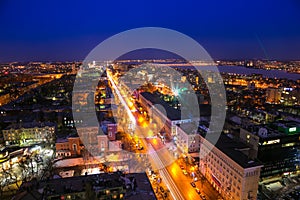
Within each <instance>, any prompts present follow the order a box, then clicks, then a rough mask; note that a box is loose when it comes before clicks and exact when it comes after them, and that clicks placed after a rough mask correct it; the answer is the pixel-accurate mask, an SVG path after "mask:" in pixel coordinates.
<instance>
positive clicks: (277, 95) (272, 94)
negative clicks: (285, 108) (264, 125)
mask: <svg viewBox="0 0 300 200" xmlns="http://www.w3.org/2000/svg"><path fill="white" fill-rule="evenodd" d="M280 99H281V89H280V88H268V89H267V91H266V102H267V103H270V104H279V103H280Z"/></svg>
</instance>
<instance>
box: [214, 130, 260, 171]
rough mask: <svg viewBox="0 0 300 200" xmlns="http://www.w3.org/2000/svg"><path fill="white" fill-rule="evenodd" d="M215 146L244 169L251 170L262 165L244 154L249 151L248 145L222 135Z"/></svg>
mask: <svg viewBox="0 0 300 200" xmlns="http://www.w3.org/2000/svg"><path fill="white" fill-rule="evenodd" d="M215 146H216V147H217V148H218V149H219V150H220V151H222V152H223V153H225V154H226V155H227V156H228V157H230V158H231V159H232V160H233V161H235V162H236V163H238V164H239V165H240V166H241V167H243V168H251V167H256V166H261V165H262V164H261V163H260V162H258V161H257V160H253V159H250V158H249V157H248V156H247V155H246V154H244V153H243V152H242V151H247V150H248V149H249V147H248V146H247V145H245V144H243V143H239V142H237V141H235V140H233V139H231V138H229V137H228V136H226V135H224V134H221V135H220V138H219V140H218V142H217V143H216V145H215Z"/></svg>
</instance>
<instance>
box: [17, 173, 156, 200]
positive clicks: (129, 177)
mask: <svg viewBox="0 0 300 200" xmlns="http://www.w3.org/2000/svg"><path fill="white" fill-rule="evenodd" d="M29 188H31V189H29ZM33 193H34V197H35V198H36V199H45V200H53V199H95V200H96V199H97V200H106V199H128V200H134V199H154V200H155V199H156V197H155V195H154V191H153V189H152V187H151V184H150V182H149V179H148V177H147V175H146V174H145V173H141V174H136V173H135V174H126V176H124V175H122V174H120V173H102V174H96V175H86V176H76V177H68V178H61V179H50V180H45V181H39V182H38V184H37V182H34V181H32V182H27V183H26V184H23V185H22V186H21V188H20V191H19V192H18V193H17V194H16V195H15V199H23V200H27V199H28V200H29V199H32V196H33V195H32V194H33Z"/></svg>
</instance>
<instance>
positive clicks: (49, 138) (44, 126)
mask: <svg viewBox="0 0 300 200" xmlns="http://www.w3.org/2000/svg"><path fill="white" fill-rule="evenodd" d="M55 130H56V125H55V124H54V123H51V122H44V123H37V122H31V123H22V124H13V125H10V126H8V127H7V128H5V129H4V130H2V133H3V138H4V141H5V143H6V145H9V144H23V143H26V142H48V143H51V142H53V141H54V138H55Z"/></svg>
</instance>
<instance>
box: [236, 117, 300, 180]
mask: <svg viewBox="0 0 300 200" xmlns="http://www.w3.org/2000/svg"><path fill="white" fill-rule="evenodd" d="M299 136H300V124H299V123H296V122H288V121H282V122H280V121H277V122H274V123H272V124H269V125H264V126H261V125H253V126H249V127H247V128H244V129H243V128H241V129H240V134H239V138H240V140H241V141H243V142H244V143H245V144H247V145H248V146H249V147H250V148H251V153H250V156H251V157H252V158H257V159H259V160H260V161H261V162H262V163H263V165H264V167H263V168H262V171H261V178H264V177H270V176H278V175H283V174H285V173H287V174H288V173H293V172H296V171H297V170H298V169H299V167H300V161H299V148H300V140H299Z"/></svg>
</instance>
